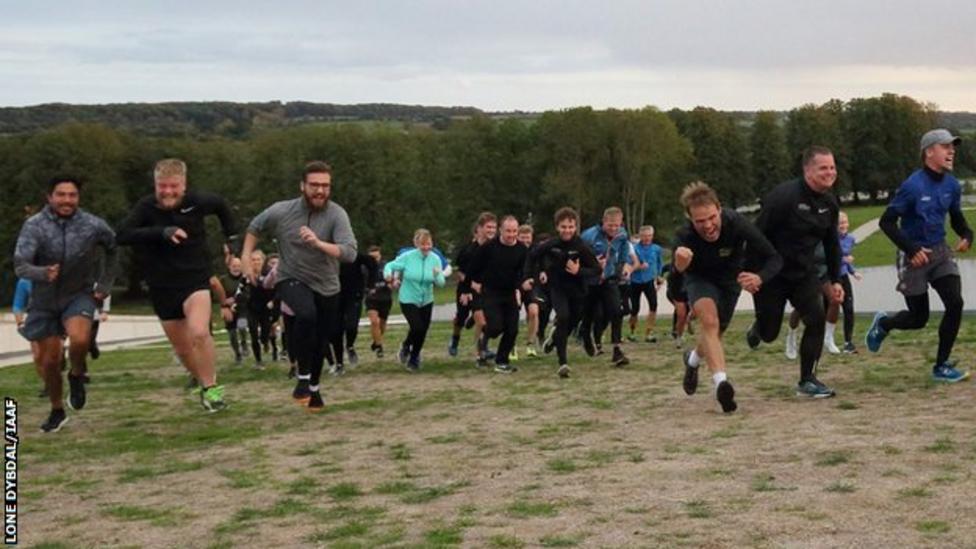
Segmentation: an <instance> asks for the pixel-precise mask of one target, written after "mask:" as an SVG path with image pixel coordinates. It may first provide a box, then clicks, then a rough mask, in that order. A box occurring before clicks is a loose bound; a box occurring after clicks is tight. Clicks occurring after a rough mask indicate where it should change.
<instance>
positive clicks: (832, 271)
mask: <svg viewBox="0 0 976 549" xmlns="http://www.w3.org/2000/svg"><path fill="white" fill-rule="evenodd" d="M839 211H840V207H839V206H838V204H837V199H836V198H835V197H834V195H833V194H831V193H829V192H828V193H818V192H815V191H813V190H812V189H811V188H810V187H809V185H807V183H806V181H804V180H803V179H802V178H800V179H793V180H790V181H786V182H784V183H780V184H779V185H777V186H775V187H773V189H772V190H771V191H769V193H767V194H766V197H765V198H763V202H762V210H761V211H760V212H759V217H758V218H757V219H756V227H758V228H759V230H760V231H761V232H762V233H763V235H764V236H765V237H766V238H767V239H768V240H769V241H770V242H771V243H772V244H773V247H774V248H776V251H777V252H779V255H780V256H782V258H783V268H782V270H781V271H780V276H782V277H783V278H785V279H787V280H799V279H802V278H805V277H807V276H816V268H817V261H816V260H815V259H814V252H815V250H816V247H817V244H818V243H820V242H822V243H823V247H824V252H825V255H826V260H827V275H828V277H829V278H830V281H831V282H837V281H838V280H840V241H839V240H838V237H837V216H838V212H839ZM754 260H755V258H753V257H751V255H750V258H749V266H750V267H752V265H753V261H754Z"/></svg>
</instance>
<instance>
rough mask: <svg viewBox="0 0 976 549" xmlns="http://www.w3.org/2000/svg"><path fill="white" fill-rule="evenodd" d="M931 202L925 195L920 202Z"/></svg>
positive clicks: (930, 198) (929, 197)
mask: <svg viewBox="0 0 976 549" xmlns="http://www.w3.org/2000/svg"><path fill="white" fill-rule="evenodd" d="M931 201H932V197H931V196H929V195H925V196H923V197H922V202H931Z"/></svg>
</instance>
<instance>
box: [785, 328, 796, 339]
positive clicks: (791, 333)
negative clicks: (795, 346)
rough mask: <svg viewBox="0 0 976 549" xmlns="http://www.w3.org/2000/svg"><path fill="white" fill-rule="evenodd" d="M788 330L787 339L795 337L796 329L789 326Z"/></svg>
mask: <svg viewBox="0 0 976 549" xmlns="http://www.w3.org/2000/svg"><path fill="white" fill-rule="evenodd" d="M786 329H787V330H788V331H787V333H786V336H787V337H793V336H794V335H796V328H790V327H789V326H787V327H786Z"/></svg>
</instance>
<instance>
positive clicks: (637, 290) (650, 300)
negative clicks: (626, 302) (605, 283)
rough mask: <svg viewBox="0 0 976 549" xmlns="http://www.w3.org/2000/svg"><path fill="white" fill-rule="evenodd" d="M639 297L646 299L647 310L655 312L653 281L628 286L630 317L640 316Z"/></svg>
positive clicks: (655, 299) (655, 302) (655, 300)
mask: <svg viewBox="0 0 976 549" xmlns="http://www.w3.org/2000/svg"><path fill="white" fill-rule="evenodd" d="M641 296H644V297H645V298H647V306H648V308H649V309H648V310H649V311H650V312H652V313H656V312H657V288H656V287H655V286H654V281H653V280H652V281H650V282H644V283H639V284H631V285H630V316H633V317H636V316H638V315H640V302H641V299H640V298H641Z"/></svg>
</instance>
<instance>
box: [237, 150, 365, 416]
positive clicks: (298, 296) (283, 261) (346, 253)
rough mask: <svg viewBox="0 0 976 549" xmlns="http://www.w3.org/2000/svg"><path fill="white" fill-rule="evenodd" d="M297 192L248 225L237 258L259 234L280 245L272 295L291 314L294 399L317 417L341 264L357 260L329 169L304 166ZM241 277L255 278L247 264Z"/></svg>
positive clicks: (318, 165)
mask: <svg viewBox="0 0 976 549" xmlns="http://www.w3.org/2000/svg"><path fill="white" fill-rule="evenodd" d="M299 191H300V192H301V196H299V197H298V198H293V199H291V200H282V201H280V202H275V203H274V204H272V205H271V206H269V207H268V208H267V209H265V210H264V211H263V212H261V213H260V214H258V215H257V217H255V218H254V219H252V220H251V224H250V225H249V226H248V228H247V235H246V236H245V237H244V248H243V250H242V252H241V255H242V256H245V257H246V256H248V255H250V253H251V252H253V251H254V248H255V246H257V244H258V241H259V240H260V235H261V234H262V233H268V234H270V235H272V236H273V237H274V238H275V239H276V240H277V241H278V248H279V250H278V251H279V254H280V256H281V258H280V261H279V263H278V269H277V271H276V276H277V283H276V284H275V291H276V292H277V294H278V297H280V298H281V308H282V311H283V312H284V310H285V307H286V306H287V307H288V309H289V310H290V311H291V312H292V313H293V315H292V317H293V321H292V322H290V324H291V326H289V327H288V328H287V329H286V331H287V332H288V333H289V335H288V338H289V339H288V343H289V344H288V353H289V356H290V357H294V358H295V359H296V360H297V362H298V382H297V383H296V385H295V389H294V390H293V391H292V398H294V399H295V401H297V402H298V403H301V404H305V405H306V406H307V409H308V410H309V411H311V412H317V411H321V410H322V409H323V408H324V407H325V401H324V400H322V393H321V386H320V385H319V383H320V382H321V378H322V366H323V365H324V363H325V355H326V351H327V347H328V345H329V342H330V341H331V339H332V337H333V334H334V333H335V330H338V329H339V262H340V261H343V262H347V263H348V262H351V261H352V260H354V259H355V258H356V236H355V235H354V234H353V232H352V226H351V224H350V223H349V216H348V214H346V210H344V209H343V208H342V206H340V205H339V204H336V203H335V202H333V201H332V200H331V196H332V166H330V165H329V164H327V163H325V162H322V161H319V160H315V161H312V162H309V163H307V164H305V169H304V170H303V171H302V180H301V183H300V185H299ZM244 276H245V277H246V278H248V279H249V280H253V279H255V278H256V277H257V273H255V272H253V271H252V270H251V267H250V264H249V263H245V264H244Z"/></svg>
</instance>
